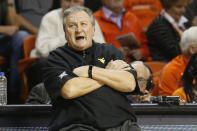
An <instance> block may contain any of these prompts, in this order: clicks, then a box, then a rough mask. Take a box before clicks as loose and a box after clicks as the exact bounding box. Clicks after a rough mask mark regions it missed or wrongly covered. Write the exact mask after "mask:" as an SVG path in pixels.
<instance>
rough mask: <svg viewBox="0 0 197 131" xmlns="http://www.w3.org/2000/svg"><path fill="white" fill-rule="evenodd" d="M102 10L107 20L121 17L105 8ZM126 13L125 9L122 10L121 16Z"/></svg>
mask: <svg viewBox="0 0 197 131" xmlns="http://www.w3.org/2000/svg"><path fill="white" fill-rule="evenodd" d="M102 10H103V12H104V14H105V17H106V18H110V17H111V16H117V17H118V16H119V15H117V14H115V13H114V12H112V11H111V10H110V9H108V8H107V7H105V6H103V7H102ZM124 13H125V9H124V8H122V13H121V14H120V15H123V14H124Z"/></svg>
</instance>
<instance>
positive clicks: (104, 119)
mask: <svg viewBox="0 0 197 131" xmlns="http://www.w3.org/2000/svg"><path fill="white" fill-rule="evenodd" d="M118 59H119V60H124V61H125V59H124V56H123V54H122V53H121V52H120V51H119V50H118V49H116V48H115V47H114V46H113V45H112V44H110V45H107V44H98V43H94V42H93V46H92V47H90V48H88V49H86V50H84V51H75V50H74V49H72V48H71V47H69V46H68V45H67V44H66V45H65V46H63V47H60V48H58V49H56V50H55V51H53V52H51V53H50V55H49V57H48V67H47V68H46V69H45V71H44V72H45V81H44V84H45V86H46V89H47V91H48V93H49V95H50V97H51V98H52V101H53V107H54V109H55V112H54V114H53V115H54V117H53V120H52V122H51V125H50V129H51V130H58V129H60V128H62V127H65V126H68V125H70V124H86V125H91V126H93V127H95V128H98V129H100V130H102V129H108V128H112V127H117V126H120V125H121V124H122V123H123V122H124V121H125V120H128V119H129V120H132V121H136V117H135V116H134V114H133V112H132V108H131V106H130V104H129V102H128V100H127V98H126V96H125V94H124V93H122V92H119V91H117V90H114V89H112V88H110V87H108V86H107V85H104V86H103V87H101V88H99V89H97V90H95V91H93V92H91V93H89V94H87V95H84V96H81V97H78V98H75V99H71V100H66V99H63V98H62V97H61V96H60V90H61V88H62V87H63V85H64V84H65V83H66V82H67V81H68V80H69V79H72V78H74V77H77V76H76V75H75V74H73V73H72V70H73V69H74V68H76V67H79V66H83V65H94V66H97V67H101V68H105V66H106V65H107V64H108V62H109V61H110V60H118Z"/></svg>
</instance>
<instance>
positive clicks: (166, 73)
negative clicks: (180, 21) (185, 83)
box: [158, 26, 197, 96]
mask: <svg viewBox="0 0 197 131" xmlns="http://www.w3.org/2000/svg"><path fill="white" fill-rule="evenodd" d="M196 35H197V26H193V27H191V28H189V29H187V30H186V31H184V32H183V35H182V37H181V41H180V47H181V51H182V54H181V55H179V56H177V57H175V58H174V59H172V60H171V61H170V62H169V63H168V64H167V65H166V67H165V68H164V70H163V71H162V74H161V76H160V78H159V88H158V93H159V95H162V96H169V95H172V93H173V92H174V91H175V90H176V89H178V88H179V87H180V85H179V84H178V82H179V80H180V78H181V76H182V73H183V72H184V70H185V67H186V66H187V64H188V61H189V60H190V58H191V56H192V55H193V54H194V53H196V52H197V37H196Z"/></svg>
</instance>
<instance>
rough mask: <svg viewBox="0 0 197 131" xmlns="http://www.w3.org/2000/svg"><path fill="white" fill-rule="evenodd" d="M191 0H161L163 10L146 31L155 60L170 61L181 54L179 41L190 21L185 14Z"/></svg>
mask: <svg viewBox="0 0 197 131" xmlns="http://www.w3.org/2000/svg"><path fill="white" fill-rule="evenodd" d="M189 1H190V0H161V4H162V6H163V10H162V11H161V13H160V14H159V15H158V16H157V17H156V18H155V19H154V20H153V22H152V23H151V25H150V26H149V27H148V30H147V32H146V35H147V39H148V46H149V49H150V55H151V57H152V59H153V61H165V62H168V61H170V60H171V59H172V58H174V57H176V56H177V55H179V54H181V50H180V46H179V41H180V37H181V35H182V32H183V31H184V30H185V25H184V24H185V23H186V22H187V21H188V20H187V18H186V17H184V16H183V15H184V13H185V10H186V6H187V4H188V2H189Z"/></svg>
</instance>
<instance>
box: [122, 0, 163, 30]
mask: <svg viewBox="0 0 197 131" xmlns="http://www.w3.org/2000/svg"><path fill="white" fill-rule="evenodd" d="M124 7H125V9H126V10H128V11H131V12H133V13H134V14H135V15H136V16H137V17H138V19H139V20H140V22H141V24H142V27H143V30H144V31H146V30H147V28H148V26H149V25H150V23H151V22H152V20H153V19H154V18H155V17H156V16H157V15H158V14H159V13H160V11H161V10H162V6H161V3H160V0H124Z"/></svg>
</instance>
